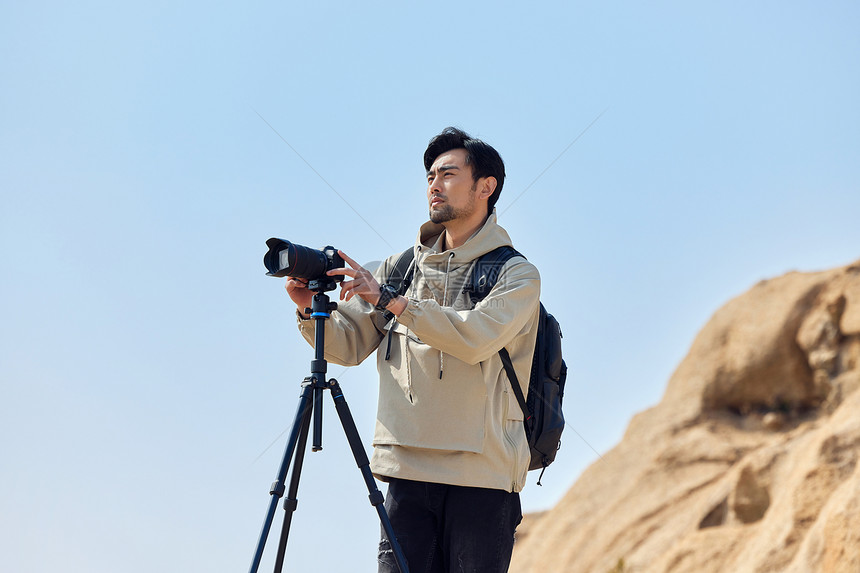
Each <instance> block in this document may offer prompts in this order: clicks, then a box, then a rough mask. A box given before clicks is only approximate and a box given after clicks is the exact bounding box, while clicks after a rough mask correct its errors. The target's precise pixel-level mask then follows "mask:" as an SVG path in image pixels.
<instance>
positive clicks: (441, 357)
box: [439, 253, 454, 380]
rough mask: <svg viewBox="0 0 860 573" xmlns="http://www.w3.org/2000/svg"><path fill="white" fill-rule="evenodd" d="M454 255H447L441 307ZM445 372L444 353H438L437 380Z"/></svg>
mask: <svg viewBox="0 0 860 573" xmlns="http://www.w3.org/2000/svg"><path fill="white" fill-rule="evenodd" d="M453 258H454V253H451V254H450V255H448V265H447V266H446V267H445V288H444V289H443V290H442V306H445V305H447V304H448V275H449V274H450V273H451V259H453ZM443 370H445V353H444V352H442V351H441V350H440V351H439V380H441V379H442V371H443Z"/></svg>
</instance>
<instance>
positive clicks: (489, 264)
mask: <svg viewBox="0 0 860 573" xmlns="http://www.w3.org/2000/svg"><path fill="white" fill-rule="evenodd" d="M522 256H523V255H522V254H521V253H520V252H519V251H517V250H516V249H515V248H513V247H511V246H509V245H504V246H502V247H496V248H495V249H493V250H492V251H490V252H488V253H484V254H483V255H481V256H480V257H479V258H478V260H476V261H475V266H474V267H473V268H472V283H471V284H470V285H467V286H466V288H464V289H463V290H465V291H467V292H468V293H469V298H470V299H471V301H472V306H475V305H476V304H478V303H479V302H481V301H482V300H484V299H485V298H486V297H487V295H488V294H490V291H491V290H493V287H494V286H496V283H497V282H498V281H499V275H501V274H502V268H503V267H504V266H505V263H507V262H508V261H509V260H510V259H512V258H513V257H522ZM523 258H525V257H523Z"/></svg>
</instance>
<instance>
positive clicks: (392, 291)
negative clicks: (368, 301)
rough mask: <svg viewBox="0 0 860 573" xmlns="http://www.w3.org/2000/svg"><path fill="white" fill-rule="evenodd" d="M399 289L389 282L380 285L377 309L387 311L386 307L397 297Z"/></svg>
mask: <svg viewBox="0 0 860 573" xmlns="http://www.w3.org/2000/svg"><path fill="white" fill-rule="evenodd" d="M397 295H398V293H397V289H396V288H394V287H393V286H391V285H389V284H384V285H381V286H380V287H379V300H378V301H377V302H376V310H378V311H379V312H385V307H387V306H388V303H390V302H391V301H392V300H394V299H395V298H397Z"/></svg>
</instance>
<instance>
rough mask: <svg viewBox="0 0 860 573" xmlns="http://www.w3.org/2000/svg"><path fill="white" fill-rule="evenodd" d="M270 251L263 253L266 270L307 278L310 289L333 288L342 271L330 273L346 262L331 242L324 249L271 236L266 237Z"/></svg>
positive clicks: (272, 273) (343, 265)
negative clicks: (269, 237)
mask: <svg viewBox="0 0 860 573" xmlns="http://www.w3.org/2000/svg"><path fill="white" fill-rule="evenodd" d="M266 245H267V246H268V247H269V250H268V252H266V254H265V255H264V256H263V264H264V265H265V266H266V270H268V271H269V272H267V273H266V274H267V275H268V276H270V277H293V278H299V279H305V280H307V281H308V288H310V289H311V290H320V291H322V290H334V288H335V287H336V283H339V282H341V281H342V280H343V279H344V276H343V275H334V276H328V275H327V274H326V273H327V272H328V271H330V270H331V269H340V268H343V267H345V266H346V263H345V262H344V260H343V258H342V257H341V256H340V255H339V254H338V252H337V249H335V248H334V247H332V246H330V245H329V246H326V247H323V248H322V250H319V251H318V250H316V249H312V248H310V247H305V246H302V245H297V244H296V243H291V242H289V241H285V240H284V239H277V238H274V237H272V238H271V239H269V240H268V241H266Z"/></svg>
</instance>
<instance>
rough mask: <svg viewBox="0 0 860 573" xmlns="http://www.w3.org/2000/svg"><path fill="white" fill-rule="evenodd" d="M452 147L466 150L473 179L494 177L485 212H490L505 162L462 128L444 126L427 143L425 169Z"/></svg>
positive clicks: (495, 152) (494, 204)
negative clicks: (494, 185) (440, 131)
mask: <svg viewBox="0 0 860 573" xmlns="http://www.w3.org/2000/svg"><path fill="white" fill-rule="evenodd" d="M452 149H465V150H466V153H467V155H466V165H470V166H471V167H472V180H473V181H477V180H478V179H480V178H482V177H495V178H496V190H495V191H494V192H493V194H492V195H490V198H489V199H488V200H487V212H488V213H492V212H493V207H495V206H496V201H498V200H499V195H500V194H501V192H502V186H503V185H504V184H505V162H504V161H502V156H501V155H499V152H498V151H496V150H495V149H493V146H491V145H488V144H486V143H484V142H483V141H481V140H480V139H475V138H474V137H472V136H471V135H469V134H468V133H466V132H465V131H463V130H462V129H458V128H456V127H446V128H445V129H443V130H442V133H440V134H439V135H437V136H435V137H434V138H433V139H431V140H430V143H429V144H428V145H427V150H426V151H425V152H424V169H425V171H430V168H431V167H432V166H433V162H434V161H436V158H437V157H439V156H440V155H442V154H443V153H445V152H446V151H451V150H452Z"/></svg>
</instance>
